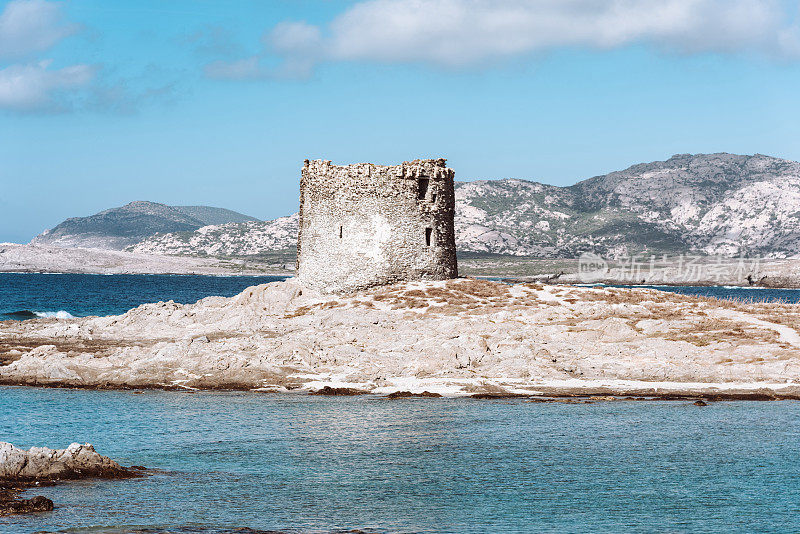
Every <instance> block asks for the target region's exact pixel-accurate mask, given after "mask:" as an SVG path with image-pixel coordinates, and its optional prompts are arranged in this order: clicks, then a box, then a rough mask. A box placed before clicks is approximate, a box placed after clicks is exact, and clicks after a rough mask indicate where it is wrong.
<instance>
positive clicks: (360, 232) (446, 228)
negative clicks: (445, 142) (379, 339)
mask: <svg viewBox="0 0 800 534" xmlns="http://www.w3.org/2000/svg"><path fill="white" fill-rule="evenodd" d="M454 175H455V173H454V172H453V170H452V169H449V168H447V166H446V160H444V159H427V160H414V161H407V162H405V163H403V164H402V165H394V166H384V165H373V164H371V163H359V164H355V165H346V166H339V165H331V162H330V161H322V160H317V161H308V160H306V161H305V165H303V172H302V177H301V179H300V231H299V234H298V238H297V277H298V279H299V280H300V281H301V282H303V283H304V284H306V285H308V286H309V287H313V288H316V289H320V290H322V291H325V292H346V291H354V290H357V289H361V288H365V287H370V286H376V285H381V284H389V283H392V282H397V281H400V280H444V279H448V278H455V277H456V276H458V268H457V264H456V243H455V230H454V228H453V216H454V213H455V193H454V190H453V177H454Z"/></svg>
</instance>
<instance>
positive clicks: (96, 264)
mask: <svg viewBox="0 0 800 534" xmlns="http://www.w3.org/2000/svg"><path fill="white" fill-rule="evenodd" d="M290 267H293V266H290ZM0 272H37V273H89V274H203V275H231V274H241V275H253V274H279V275H283V274H288V273H290V272H291V271H289V270H287V269H286V268H284V266H279V265H264V264H259V263H255V262H252V261H245V260H224V259H220V258H195V257H189V256H157V255H151V254H138V253H132V252H122V251H117V250H101V249H88V248H61V247H54V246H47V245H18V244H14V243H2V244H0Z"/></svg>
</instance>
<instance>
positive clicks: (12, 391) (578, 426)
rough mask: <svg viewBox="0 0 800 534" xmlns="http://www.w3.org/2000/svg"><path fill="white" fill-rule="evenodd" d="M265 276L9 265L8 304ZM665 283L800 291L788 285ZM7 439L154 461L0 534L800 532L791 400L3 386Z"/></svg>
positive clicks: (62, 491) (797, 420)
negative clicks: (61, 271)
mask: <svg viewBox="0 0 800 534" xmlns="http://www.w3.org/2000/svg"><path fill="white" fill-rule="evenodd" d="M275 279H276V278H274V277H205V276H159V275H124V276H123V275H119V276H118V275H115V276H94V275H35V274H0V313H12V314H13V313H15V312H22V311H30V312H36V313H39V314H42V313H57V312H61V311H63V312H65V313H69V314H71V315H76V316H78V315H104V314H110V313H122V312H124V311H125V310H127V309H129V308H131V307H134V306H136V305H138V304H142V303H145V302H152V301H157V300H170V299H172V300H176V301H178V302H193V301H195V300H197V299H199V298H202V297H205V296H208V295H223V296H230V295H234V294H236V293H238V292H240V291H241V290H242V289H244V288H245V287H247V286H250V285H253V284H258V283H265V282H269V281H273V280H275ZM659 289H665V290H674V291H681V292H695V293H696V294H703V295H711V296H718V297H721V298H739V299H748V298H753V299H755V300H790V301H793V302H797V301H798V300H800V299H798V296H799V295H800V292H797V291H793V290H757V289H726V288H659ZM21 315H24V314H17V318H24V317H22V316H21ZM6 318H9V317H6ZM0 441H9V442H11V443H14V444H15V445H17V446H20V447H24V448H28V447H31V446H49V447H59V448H63V447H66V446H67V445H69V443H71V442H73V441H78V442H90V443H93V444H94V445H95V446H96V448H97V450H98V451H99V452H101V453H102V454H106V455H109V456H111V457H112V458H115V459H117V460H119V461H120V462H121V463H123V464H124V465H144V466H147V467H149V468H151V469H150V471H149V474H148V476H146V477H144V478H141V479H133V480H122V481H102V480H86V481H78V482H69V483H62V484H59V485H56V486H48V487H41V488H36V489H34V490H31V491H29V492H28V495H37V494H41V495H45V496H47V497H49V498H51V499H52V500H53V501H55V503H56V509H55V510H54V511H53V512H49V513H42V514H36V515H31V516H17V517H6V518H0V533H5V532H9V533H15V532H37V531H38V532H59V531H67V532H117V533H128V532H141V533H149V532H209V533H215V532H246V531H240V530H238V529H245V528H246V529H258V530H276V531H281V532H293V533H303V532H339V531H345V530H349V529H361V530H363V531H366V532H380V533H388V532H454V533H455V532H465V533H479V532H480V533H484V532H621V531H625V532H652V531H669V532H696V531H703V532H732V531H740V532H752V531H765V532H769V531H773V532H783V531H798V530H800V454H798V451H799V450H800V403H798V402H793V401H792V402H766V403H752V402H749V403H748V402H722V403H713V404H711V405H710V406H708V407H702V408H701V407H696V406H693V405H692V404H691V403H689V402H684V401H677V402H667V401H641V402H633V401H631V402H596V403H593V404H558V403H554V404H539V403H532V402H527V401H525V400H516V399H515V400H492V401H486V400H483V401H478V400H475V399H405V400H387V399H383V398H379V397H374V396H364V397H355V398H324V397H312V396H307V395H304V394H284V395H270V394H263V393H215V392H196V393H190V392H162V391H143V392H117V391H81V390H58V389H32V388H16V387H4V388H0Z"/></svg>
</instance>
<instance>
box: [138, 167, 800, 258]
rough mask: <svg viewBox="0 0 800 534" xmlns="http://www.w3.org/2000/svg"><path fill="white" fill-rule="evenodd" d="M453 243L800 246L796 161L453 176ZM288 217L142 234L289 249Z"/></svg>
mask: <svg viewBox="0 0 800 534" xmlns="http://www.w3.org/2000/svg"><path fill="white" fill-rule="evenodd" d="M455 224H456V244H457V246H458V249H459V250H460V251H465V252H489V253H499V254H513V255H534V256H541V257H575V256H578V255H580V254H581V253H582V252H595V253H598V254H602V255H615V254H625V253H644V254H674V253H696V254H726V255H736V254H739V253H746V254H750V255H753V254H759V255H765V256H771V257H790V256H798V255H800V163H797V162H794V161H788V160H783V159H778V158H774V157H770V156H764V155H760V154H756V155H754V156H742V155H735V154H725V153H720V154H698V155H690V154H680V155H676V156H673V157H672V158H670V159H669V160H667V161H656V162H652V163H643V164H639V165H634V166H632V167H630V168H628V169H625V170H623V171H618V172H612V173H610V174H606V175H603V176H596V177H594V178H589V179H588V180H584V181H582V182H578V183H577V184H575V185H573V186H570V187H556V186H552V185H546V184H542V183H538V182H531V181H527V180H518V179H505V180H479V181H474V182H459V183H457V184H456V220H455ZM296 238H297V216H296V215H293V216H291V217H283V218H280V219H276V220H274V221H267V222H248V223H241V224H223V225H215V226H209V227H206V228H203V229H202V230H200V231H195V230H189V231H186V230H183V231H176V232H173V233H170V234H165V235H158V236H153V237H150V238H147V239H145V240H143V241H142V242H140V243H138V244H136V245H134V246H133V247H131V250H135V251H138V252H154V253H161V254H210V255H213V254H225V255H233V256H237V255H252V254H260V253H264V252H270V251H274V250H285V249H291V248H293V247H294V246H295V243H296Z"/></svg>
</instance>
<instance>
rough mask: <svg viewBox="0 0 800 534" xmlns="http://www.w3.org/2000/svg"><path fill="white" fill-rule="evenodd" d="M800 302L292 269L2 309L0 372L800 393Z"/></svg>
mask: <svg viewBox="0 0 800 534" xmlns="http://www.w3.org/2000/svg"><path fill="white" fill-rule="evenodd" d="M798 326H800V305H797V304H786V303H769V304H747V305H743V304H739V303H734V302H727V301H718V300H716V299H712V298H704V297H699V298H697V297H688V296H685V295H677V294H673V293H665V292H660V291H656V290H651V289H627V288H626V289H618V288H592V287H575V286H554V285H539V284H519V285H515V286H508V285H506V284H502V283H498V282H489V281H484V280H475V279H457V280H450V281H447V282H414V283H403V284H397V285H395V286H388V287H381V288H375V289H372V290H367V291H362V292H359V293H355V294H352V295H347V296H341V295H339V296H334V295H322V294H319V293H316V292H314V291H312V290H309V289H307V288H304V287H302V286H300V285H299V284H298V283H297V282H296V281H294V280H291V279H290V280H289V281H286V282H275V283H271V284H266V285H262V286H255V287H251V288H248V289H247V290H245V291H244V292H243V293H241V294H240V295H238V296H235V297H232V298H229V299H228V298H222V297H208V298H206V299H203V300H201V301H199V302H198V303H196V304H190V305H179V304H175V303H173V302H166V303H164V302H162V303H156V304H145V305H143V306H140V307H139V308H136V309H134V310H131V311H129V312H127V313H126V314H123V315H120V316H110V317H87V318H80V319H66V320H55V319H33V320H29V321H24V322H12V321H7V322H4V323H0V384H2V385H27V386H44V387H66V388H89V389H123V390H127V389H171V390H185V391H198V390H252V391H257V392H274V393H309V392H315V391H319V390H322V389H324V388H326V387H327V388H329V389H337V388H340V390H342V391H344V390H352V391H355V392H364V393H369V394H373V395H379V396H386V395H390V394H400V393H402V392H409V393H410V394H422V393H423V392H429V393H433V394H437V395H443V396H448V397H463V396H475V395H477V396H479V397H482V398H500V397H504V396H505V397H510V396H529V397H530V398H531V399H536V398H546V397H565V398H567V397H574V398H587V397H596V396H616V397H651V398H690V397H691V398H707V399H709V400H721V399H731V400H733V399H744V398H748V399H752V400H772V399H797V398H800V334H798Z"/></svg>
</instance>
